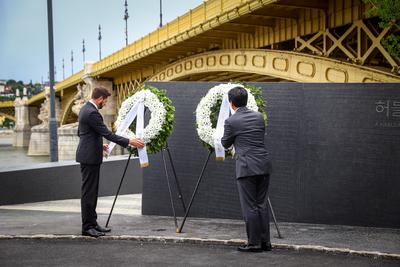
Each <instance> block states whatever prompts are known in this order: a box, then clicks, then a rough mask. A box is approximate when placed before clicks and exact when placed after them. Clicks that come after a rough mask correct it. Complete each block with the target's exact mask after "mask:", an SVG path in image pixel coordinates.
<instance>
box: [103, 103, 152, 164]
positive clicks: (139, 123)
mask: <svg viewBox="0 0 400 267" xmlns="http://www.w3.org/2000/svg"><path fill="white" fill-rule="evenodd" d="M136 117H137V120H136V136H137V137H138V138H141V139H143V129H144V99H143V98H142V99H141V100H139V101H138V102H136V103H135V104H134V105H133V107H132V108H131V109H130V110H129V112H128V114H127V115H126V117H125V119H124V120H123V121H122V123H121V124H120V125H119V126H118V129H117V132H116V134H117V135H122V134H123V133H125V132H126V130H128V128H129V126H130V125H131V123H132V122H133V120H134V119H135V118H136ZM114 147H115V143H110V145H109V147H108V150H107V154H108V155H110V153H111V151H112V150H113V149H114ZM138 153H139V162H140V167H142V168H144V167H147V166H149V159H148V156H147V151H146V145H145V146H144V147H143V148H138Z"/></svg>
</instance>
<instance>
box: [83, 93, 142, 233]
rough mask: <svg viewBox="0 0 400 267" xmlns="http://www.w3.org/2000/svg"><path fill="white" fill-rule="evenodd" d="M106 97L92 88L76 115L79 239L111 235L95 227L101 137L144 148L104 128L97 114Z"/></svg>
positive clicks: (105, 146) (103, 229)
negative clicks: (79, 210)
mask: <svg viewBox="0 0 400 267" xmlns="http://www.w3.org/2000/svg"><path fill="white" fill-rule="evenodd" d="M110 95H111V94H110V93H109V92H108V91H107V89H105V88H102V87H97V88H94V89H93V92H92V99H91V100H89V102H87V103H86V104H85V105H84V106H83V107H82V108H81V110H80V112H79V127H78V136H79V145H78V148H77V150H76V161H77V162H79V163H80V164H81V174H82V188H81V193H82V195H81V212H82V235H86V236H92V237H99V236H103V235H105V234H104V233H106V232H110V231H111V229H110V228H105V227H102V226H100V225H99V224H97V213H96V206H97V197H98V189H99V176H100V166H101V163H102V162H103V150H104V151H106V150H107V148H108V145H106V144H104V145H103V137H104V138H106V139H107V140H109V141H111V142H114V143H116V144H118V145H120V146H123V147H127V146H128V145H132V146H135V147H138V148H142V147H143V146H144V144H143V141H142V140H140V139H136V138H133V139H130V140H129V139H127V138H124V137H122V136H118V135H115V134H113V133H112V132H111V131H110V130H108V129H107V127H106V126H105V125H104V123H103V117H102V116H101V114H100V112H99V110H100V109H101V108H102V107H104V106H105V104H106V103H107V98H108V97H109V96H110Z"/></svg>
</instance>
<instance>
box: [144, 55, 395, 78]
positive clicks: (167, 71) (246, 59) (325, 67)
mask: <svg viewBox="0 0 400 267" xmlns="http://www.w3.org/2000/svg"><path fill="white" fill-rule="evenodd" d="M215 72H237V73H244V74H257V75H262V76H269V77H274V78H279V79H284V80H289V81H295V82H343V83H352V82H355V83H357V82H359V83H363V82H400V77H399V76H396V75H392V74H390V73H388V72H383V71H380V70H377V69H374V68H370V67H365V66H360V65H354V64H351V63H347V62H343V61H339V60H335V59H331V58H327V57H322V56H315V55H309V54H305V53H299V52H290V51H277V50H268V49H239V50H238V49H234V50H233V49H232V50H216V51H211V52H206V53H202V54H196V55H194V56H190V57H187V58H184V59H182V60H179V61H176V62H174V63H172V64H170V65H168V66H166V67H164V68H163V69H161V70H160V71H159V72H157V73H156V74H155V75H153V76H151V77H150V78H149V79H148V80H150V81H173V80H184V79H186V78H188V77H191V76H193V75H199V74H207V73H215ZM239 79H240V78H239ZM204 80H206V79H204Z"/></svg>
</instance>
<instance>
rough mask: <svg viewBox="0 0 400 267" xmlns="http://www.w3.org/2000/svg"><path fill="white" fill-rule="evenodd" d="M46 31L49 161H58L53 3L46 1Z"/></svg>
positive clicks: (50, 0)
mask: <svg viewBox="0 0 400 267" xmlns="http://www.w3.org/2000/svg"><path fill="white" fill-rule="evenodd" d="M47 27H48V28H47V29H48V41H49V74H50V75H49V76H50V79H49V80H50V118H49V135H50V161H51V162H55V161H58V140H57V120H56V110H55V92H54V41H53V3H52V0H47Z"/></svg>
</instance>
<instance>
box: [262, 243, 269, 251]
mask: <svg viewBox="0 0 400 267" xmlns="http://www.w3.org/2000/svg"><path fill="white" fill-rule="evenodd" d="M261 249H262V250H263V251H271V250H272V245H271V243H270V242H268V243H267V242H261Z"/></svg>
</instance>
